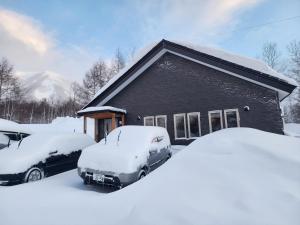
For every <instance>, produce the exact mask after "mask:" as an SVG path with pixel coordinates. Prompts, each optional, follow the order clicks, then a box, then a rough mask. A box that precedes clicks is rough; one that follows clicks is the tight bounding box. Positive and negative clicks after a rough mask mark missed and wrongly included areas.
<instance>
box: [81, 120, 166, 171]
mask: <svg viewBox="0 0 300 225" xmlns="http://www.w3.org/2000/svg"><path fill="white" fill-rule="evenodd" d="M157 137H161V138H162V140H161V141H160V142H159V143H153V142H152V141H153V140H154V138H157ZM169 145H170V139H169V135H168V132H167V130H166V129H165V128H162V127H150V126H122V127H118V128H117V129H114V130H113V131H112V132H111V133H110V134H109V135H108V136H107V139H106V142H105V139H102V140H101V142H99V143H98V144H95V145H93V146H90V147H88V148H87V149H85V151H84V152H83V153H82V155H81V156H80V158H79V160H78V167H80V168H89V169H95V170H102V171H111V172H115V173H132V172H136V171H137V169H138V167H139V166H141V165H145V164H146V161H147V158H148V156H149V151H150V150H151V148H153V147H155V148H157V149H162V148H167V147H168V146H169Z"/></svg>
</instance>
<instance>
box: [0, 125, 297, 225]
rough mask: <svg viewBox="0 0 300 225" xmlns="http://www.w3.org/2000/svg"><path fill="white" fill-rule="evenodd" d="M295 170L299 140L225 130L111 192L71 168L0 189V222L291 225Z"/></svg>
mask: <svg viewBox="0 0 300 225" xmlns="http://www.w3.org/2000/svg"><path fill="white" fill-rule="evenodd" d="M299 171H300V140H299V138H293V137H288V136H283V135H276V134H271V133H266V132H262V131H258V130H254V129H248V128H233V129H224V130H221V131H218V132H215V133H213V134H210V135H206V136H203V137H201V138H199V139H198V140H196V141H194V142H193V143H192V144H191V145H189V146H188V147H186V148H185V149H184V150H182V151H180V152H179V153H177V154H176V155H175V156H174V157H173V158H172V159H171V160H169V161H168V162H166V163H165V164H164V165H162V166H161V167H159V168H158V169H157V170H155V171H154V172H152V173H150V174H149V175H148V176H146V177H145V178H144V179H143V180H141V181H139V182H137V183H134V184H132V185H130V186H128V187H126V188H124V189H122V190H120V191H116V192H113V193H100V192H103V189H101V188H94V187H90V186H88V187H86V186H84V185H83V184H82V181H81V179H80V178H79V176H78V175H77V174H76V171H75V170H73V171H70V172H67V173H64V174H61V175H58V176H54V177H50V178H47V179H45V180H42V181H40V182H36V183H31V184H23V185H18V186H14V187H1V188H0V199H1V205H0V223H1V224H6V225H10V224H22V225H23V224H25V225H27V224H30V225H34V224H37V225H40V224H49V225H55V224H72V225H76V224H86V225H89V224H105V225H108V224H136V225H140V224H163V225H167V224H180V225H181V224H212V225H216V224H218V225H219V224H230V225H234V224H236V225H241V224H243V225H247V224H249V225H250V224H251V225H253V224H261V225H266V224H268V225H269V224H272V225H275V224H278V225H282V224H289V225H294V224H295V225H296V224H299V221H300V214H299V212H300V173H299Z"/></svg>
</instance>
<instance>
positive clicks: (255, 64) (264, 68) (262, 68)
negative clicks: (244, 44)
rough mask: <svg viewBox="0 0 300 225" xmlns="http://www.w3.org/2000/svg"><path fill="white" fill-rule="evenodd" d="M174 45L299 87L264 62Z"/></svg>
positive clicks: (218, 50) (189, 46)
mask: <svg viewBox="0 0 300 225" xmlns="http://www.w3.org/2000/svg"><path fill="white" fill-rule="evenodd" d="M174 43H177V44H179V45H182V46H185V47H187V48H190V49H193V50H196V51H199V52H202V53H205V54H207V55H211V56H214V57H216V58H219V59H223V60H225V61H228V62H232V63H235V64H237V65H241V66H243V67H246V68H249V69H253V70H256V71H258V72H261V73H265V74H268V75H270V76H273V77H275V78H278V79H280V80H282V81H285V82H287V83H289V84H292V85H296V86H297V85H298V84H297V82H296V81H295V80H294V79H291V78H289V77H287V76H285V75H283V74H281V73H278V72H277V71H275V70H274V69H272V68H271V67H269V66H268V65H267V64H266V63H265V62H263V61H261V60H259V59H254V58H250V57H246V56H241V55H237V54H234V53H231V52H227V51H224V50H221V49H217V48H213V47H207V46H201V45H194V44H190V43H183V42H174Z"/></svg>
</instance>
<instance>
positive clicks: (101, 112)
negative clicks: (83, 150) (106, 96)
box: [77, 106, 126, 142]
mask: <svg viewBox="0 0 300 225" xmlns="http://www.w3.org/2000/svg"><path fill="white" fill-rule="evenodd" d="M125 114H126V110H124V109H119V108H116V107H112V106H97V107H87V108H85V109H82V110H80V111H78V112H77V116H83V133H85V134H86V133H87V118H93V119H94V120H95V130H94V137H95V141H96V142H98V141H100V131H99V128H98V121H99V120H104V119H111V130H113V129H115V128H116V127H118V126H124V125H125ZM118 121H119V122H118Z"/></svg>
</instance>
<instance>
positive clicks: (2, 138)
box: [0, 133, 9, 144]
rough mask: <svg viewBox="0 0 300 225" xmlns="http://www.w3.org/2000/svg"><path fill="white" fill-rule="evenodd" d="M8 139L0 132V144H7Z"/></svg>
mask: <svg viewBox="0 0 300 225" xmlns="http://www.w3.org/2000/svg"><path fill="white" fill-rule="evenodd" d="M8 141H9V137H7V136H6V135H4V134H1V133H0V144H7V143H8Z"/></svg>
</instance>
